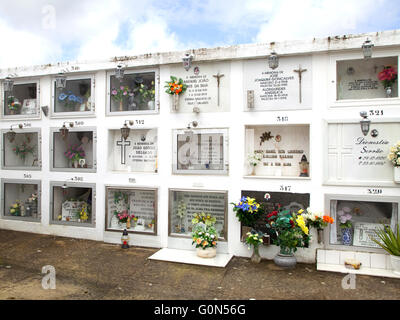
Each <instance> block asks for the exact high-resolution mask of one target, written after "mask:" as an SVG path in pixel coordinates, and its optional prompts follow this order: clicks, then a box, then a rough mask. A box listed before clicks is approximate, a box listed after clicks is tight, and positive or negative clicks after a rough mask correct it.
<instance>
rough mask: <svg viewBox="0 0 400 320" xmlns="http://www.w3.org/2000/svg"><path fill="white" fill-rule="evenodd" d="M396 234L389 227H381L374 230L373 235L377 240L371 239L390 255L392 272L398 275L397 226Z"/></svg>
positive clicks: (399, 233)
mask: <svg viewBox="0 0 400 320" xmlns="http://www.w3.org/2000/svg"><path fill="white" fill-rule="evenodd" d="M396 231H397V232H393V230H392V229H391V228H390V227H389V226H383V229H379V230H375V235H376V236H377V237H378V238H379V240H378V239H376V238H373V237H371V239H372V241H374V242H375V243H376V244H377V245H379V246H380V247H381V248H383V249H384V250H386V252H388V253H389V254H390V260H391V263H392V268H393V272H394V273H396V274H398V275H400V228H399V224H397V230H396Z"/></svg>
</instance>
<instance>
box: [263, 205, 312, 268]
mask: <svg viewBox="0 0 400 320" xmlns="http://www.w3.org/2000/svg"><path fill="white" fill-rule="evenodd" d="M301 212H302V211H300V212H298V213H297V214H296V213H291V212H290V211H289V210H282V209H281V206H280V205H278V207H277V208H276V209H275V210H273V211H272V212H271V213H269V214H268V215H267V224H266V227H267V229H268V230H269V232H270V234H271V236H273V238H272V240H273V244H275V245H277V246H279V253H278V254H277V255H276V256H275V258H274V262H275V264H276V265H277V266H279V267H282V268H294V267H295V266H296V263H297V260H296V257H295V256H294V252H296V251H297V248H302V247H305V246H307V244H308V242H309V240H310V235H309V229H308V227H307V226H306V219H305V218H304V216H303V215H301Z"/></svg>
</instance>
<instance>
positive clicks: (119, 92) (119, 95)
mask: <svg viewBox="0 0 400 320" xmlns="http://www.w3.org/2000/svg"><path fill="white" fill-rule="evenodd" d="M132 96H133V92H131V90H130V89H129V87H128V86H120V87H119V88H112V90H111V97H112V98H113V99H114V100H115V101H117V102H119V111H123V110H124V108H123V103H124V99H125V98H127V97H132Z"/></svg>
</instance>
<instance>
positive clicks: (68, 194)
mask: <svg viewBox="0 0 400 320" xmlns="http://www.w3.org/2000/svg"><path fill="white" fill-rule="evenodd" d="M95 217H96V185H95V184H91V183H75V182H74V183H72V182H50V224H63V225H71V226H77V227H93V228H94V227H95V222H96V218H95Z"/></svg>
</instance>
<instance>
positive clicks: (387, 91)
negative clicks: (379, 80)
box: [385, 86, 392, 98]
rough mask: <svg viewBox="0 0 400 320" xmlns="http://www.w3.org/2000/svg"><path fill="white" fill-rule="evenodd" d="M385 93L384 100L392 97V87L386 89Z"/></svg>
mask: <svg viewBox="0 0 400 320" xmlns="http://www.w3.org/2000/svg"><path fill="white" fill-rule="evenodd" d="M385 92H386V98H391V97H392V87H390V86H388V87H386V88H385Z"/></svg>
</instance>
